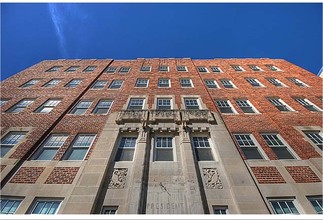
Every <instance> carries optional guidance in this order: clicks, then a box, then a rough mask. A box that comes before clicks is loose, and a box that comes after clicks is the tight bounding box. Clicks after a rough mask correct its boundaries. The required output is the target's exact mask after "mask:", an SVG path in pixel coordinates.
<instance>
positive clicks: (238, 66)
mask: <svg viewBox="0 0 323 220" xmlns="http://www.w3.org/2000/svg"><path fill="white" fill-rule="evenodd" d="M231 67H232V69H233V70H234V71H236V72H245V71H246V70H245V69H244V68H242V66H240V65H231Z"/></svg>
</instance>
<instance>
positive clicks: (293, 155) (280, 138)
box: [260, 133, 300, 160]
mask: <svg viewBox="0 0 323 220" xmlns="http://www.w3.org/2000/svg"><path fill="white" fill-rule="evenodd" d="M260 135H261V137H262V138H263V140H264V142H265V143H266V144H267V146H268V147H270V148H274V147H277V148H278V147H285V148H286V149H287V150H288V151H289V153H290V154H291V156H292V157H294V158H290V159H279V158H278V155H277V154H276V152H275V151H274V150H273V152H274V153H275V155H276V156H277V158H278V160H300V158H299V156H298V155H297V154H296V152H295V151H294V150H293V149H292V148H291V147H290V146H289V144H288V143H287V142H286V141H285V139H284V138H283V137H282V136H281V135H280V134H278V133H260ZM263 135H277V137H278V139H279V140H280V141H281V142H282V143H283V145H269V144H268V143H267V141H266V140H265V138H264V136H263Z"/></svg>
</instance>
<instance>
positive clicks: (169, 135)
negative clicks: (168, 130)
mask: <svg viewBox="0 0 323 220" xmlns="http://www.w3.org/2000/svg"><path fill="white" fill-rule="evenodd" d="M157 138H172V147H159V148H157ZM153 144H154V145H153V149H154V158H153V162H162V163H165V162H166V163H167V162H176V148H175V146H176V143H175V136H174V135H171V134H168V135H166V134H155V135H154V141H153ZM170 149H171V150H172V156H173V159H172V160H157V151H158V150H170Z"/></svg>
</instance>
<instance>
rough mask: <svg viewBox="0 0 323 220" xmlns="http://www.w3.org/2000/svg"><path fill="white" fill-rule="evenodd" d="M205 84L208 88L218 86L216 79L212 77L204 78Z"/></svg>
mask: <svg viewBox="0 0 323 220" xmlns="http://www.w3.org/2000/svg"><path fill="white" fill-rule="evenodd" d="M204 82H205V85H206V86H207V87H208V88H209V89H212V88H219V86H218V84H217V83H216V81H215V80H214V79H205V80H204Z"/></svg>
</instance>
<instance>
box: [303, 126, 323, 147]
mask: <svg viewBox="0 0 323 220" xmlns="http://www.w3.org/2000/svg"><path fill="white" fill-rule="evenodd" d="M303 132H304V134H305V135H306V136H307V137H308V138H309V139H310V140H311V141H312V142H313V143H314V144H315V145H316V146H318V147H319V148H320V149H321V150H323V149H322V146H323V137H322V135H321V134H320V131H303Z"/></svg>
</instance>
